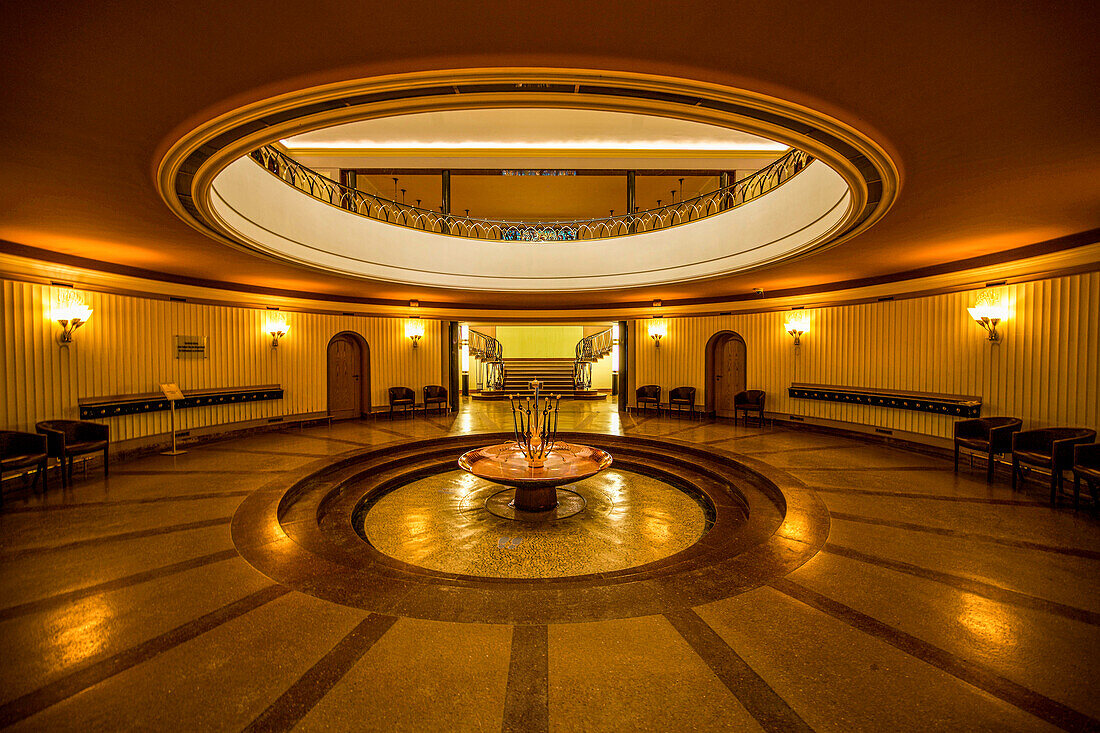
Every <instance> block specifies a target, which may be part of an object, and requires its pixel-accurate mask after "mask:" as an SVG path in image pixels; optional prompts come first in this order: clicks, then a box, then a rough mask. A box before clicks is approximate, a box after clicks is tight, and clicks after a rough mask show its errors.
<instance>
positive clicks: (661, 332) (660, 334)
mask: <svg viewBox="0 0 1100 733" xmlns="http://www.w3.org/2000/svg"><path fill="white" fill-rule="evenodd" d="M667 334H668V324H667V323H665V321H664V319H661V318H654V319H653V320H652V321H650V322H649V337H650V338H651V339H653V345H654V346H656V347H657V348H661V339H663V338H664V337H665V336H666V335H667Z"/></svg>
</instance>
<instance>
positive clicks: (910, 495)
mask: <svg viewBox="0 0 1100 733" xmlns="http://www.w3.org/2000/svg"><path fill="white" fill-rule="evenodd" d="M787 470H788V471H791V472H801V473H808V472H809V471H808V470H807V469H791V468H788V469H787ZM828 470H829V469H825V468H815V469H812V471H814V472H818V471H828ZM843 470H845V471H850V470H854V469H847V468H846V469H843ZM869 470H870V469H869ZM873 470H876V471H878V470H882V469H877V468H876V469H873ZM891 470H900V469H891ZM912 470H921V469H912ZM807 483H809V484H810V488H811V489H813V490H814V491H816V492H818V493H820V494H852V495H854V496H884V497H888V498H890V499H927V500H928V501H950V502H956V503H959V504H990V505H993V506H1029V507H1035V508H1040V509H1044V508H1045V509H1049V508H1050V504H1049V503H1047V502H1041V501H1025V500H1022V499H989V498H987V497H984V496H944V495H942V494H921V493H919V492H916V491H878V490H875V489H848V488H844V487H842V486H821V485H818V484H813V483H810V482H807Z"/></svg>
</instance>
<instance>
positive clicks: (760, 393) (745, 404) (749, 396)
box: [733, 389, 766, 427]
mask: <svg viewBox="0 0 1100 733" xmlns="http://www.w3.org/2000/svg"><path fill="white" fill-rule="evenodd" d="M765 397H766V395H765V394H764V390H762V389H747V390H745V391H744V392H738V393H737V394H735V395H734V396H733V422H734V423H735V424H736V423H737V413H738V412H744V413H745V426H746V427H748V424H749V413H750V412H755V413H756V418H757V420H759V421H760V424H761V425H763V424H764V398H765Z"/></svg>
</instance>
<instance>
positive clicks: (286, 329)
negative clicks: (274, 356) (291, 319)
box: [267, 321, 290, 349]
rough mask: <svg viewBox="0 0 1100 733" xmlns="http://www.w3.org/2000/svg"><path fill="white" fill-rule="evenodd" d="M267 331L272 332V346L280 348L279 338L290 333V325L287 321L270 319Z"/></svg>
mask: <svg viewBox="0 0 1100 733" xmlns="http://www.w3.org/2000/svg"><path fill="white" fill-rule="evenodd" d="M267 332H268V333H269V334H271V348H273V349H277V348H279V339H281V338H282V337H283V336H286V335H287V334H288V333H290V326H288V325H287V323H286V321H268V323H267Z"/></svg>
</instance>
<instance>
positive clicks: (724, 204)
mask: <svg viewBox="0 0 1100 733" xmlns="http://www.w3.org/2000/svg"><path fill="white" fill-rule="evenodd" d="M729 185H730V174H729V171H722V174H721V175H720V176H718V188H720V189H722V190H723V191H725V190H726V189H727V188H729ZM729 207H730V202H729V198H728V197H727V196H726V194H724V193H723V195H722V200H721V201H720V203H719V206H718V209H719V211H725V210H726V209H728V208H729Z"/></svg>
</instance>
